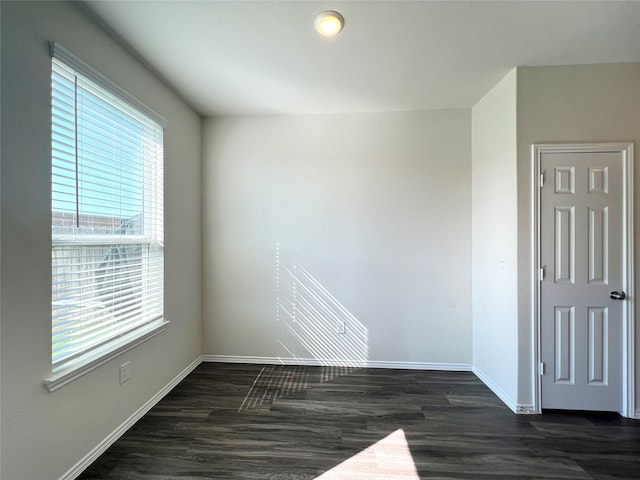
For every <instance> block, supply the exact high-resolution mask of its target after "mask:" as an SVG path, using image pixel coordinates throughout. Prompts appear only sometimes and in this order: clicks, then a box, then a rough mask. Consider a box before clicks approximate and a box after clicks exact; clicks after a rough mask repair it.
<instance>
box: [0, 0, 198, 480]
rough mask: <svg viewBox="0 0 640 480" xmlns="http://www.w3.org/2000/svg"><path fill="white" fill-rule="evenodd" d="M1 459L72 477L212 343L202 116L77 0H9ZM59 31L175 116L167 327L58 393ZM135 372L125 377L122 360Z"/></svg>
mask: <svg viewBox="0 0 640 480" xmlns="http://www.w3.org/2000/svg"><path fill="white" fill-rule="evenodd" d="M0 8H1V9H2V10H1V16H2V33H1V35H2V37H1V44H2V46H1V48H2V51H1V57H2V78H1V82H2V91H1V94H2V138H1V148H2V152H1V153H2V172H1V175H2V176H1V181H2V183H1V195H2V196H1V204H2V212H1V213H2V224H1V234H2V236H1V241H2V244H1V247H2V265H1V285H2V300H1V302H2V303H1V315H2V317H1V318H2V324H1V329H2V337H1V342H2V344H1V366H2V452H1V458H2V467H1V472H0V477H2V478H3V479H6V480H52V479H58V478H61V477H62V475H63V474H65V472H66V471H68V470H69V469H70V468H71V467H72V466H73V465H75V464H76V463H77V462H78V461H80V460H81V459H82V458H83V457H84V456H85V455H86V454H87V453H88V452H89V451H90V450H91V449H92V448H93V447H95V446H96V445H98V444H99V443H100V442H101V441H102V440H103V439H104V438H105V437H106V436H107V435H108V434H110V433H111V432H112V431H113V430H114V429H115V428H116V427H118V426H119V425H120V424H121V423H122V422H123V421H124V420H125V419H127V418H128V417H129V416H130V415H131V414H132V413H134V412H135V411H136V410H137V409H138V408H140V407H141V406H142V405H143V404H144V403H145V402H147V401H148V400H149V399H150V398H151V397H153V396H154V395H155V394H156V393H157V392H158V391H160V390H161V389H162V387H164V386H165V385H167V384H168V383H169V382H170V381H171V380H172V379H173V378H174V377H176V375H178V374H179V373H180V372H181V371H182V370H183V369H184V368H185V367H186V366H187V365H189V364H190V363H191V362H193V361H194V360H195V359H196V358H198V356H199V355H200V353H201V322H200V317H201V312H200V304H201V302H200V298H201V297H200V251H201V248H200V246H201V241H200V234H201V231H200V187H199V185H200V118H199V117H198V116H197V115H196V114H195V113H194V112H193V111H192V110H191V109H190V108H189V107H187V106H186V105H185V104H184V103H183V102H182V101H180V100H179V99H178V98H176V96H175V95H173V94H172V93H171V91H170V90H168V89H167V88H166V87H165V86H164V85H163V84H162V83H160V82H159V81H158V80H157V79H156V78H154V76H153V75H151V74H150V73H149V72H148V71H147V70H145V69H144V68H143V67H142V66H141V65H140V64H139V63H138V62H137V61H136V60H135V59H134V58H132V57H131V56H130V55H129V54H128V53H126V52H125V51H124V50H123V49H122V48H120V47H119V46H118V45H117V44H116V43H115V42H114V41H113V40H111V39H110V38H109V37H108V36H107V35H106V34H105V33H104V32H103V31H102V30H101V29H99V28H97V27H96V26H95V25H94V24H93V23H92V22H91V21H89V20H88V19H87V18H86V17H85V15H84V14H83V13H82V12H81V11H80V10H78V9H77V8H76V7H74V6H73V5H72V4H69V3H59V2H43V3H32V2H16V3H14V2H1V6H0ZM51 40H55V41H58V42H60V43H61V44H62V45H64V46H65V47H67V48H68V49H69V50H71V51H72V52H74V53H75V54H76V55H78V56H79V57H80V58H82V59H83V60H85V61H86V62H88V63H89V64H91V65H92V66H93V67H94V68H96V69H98V70H99V71H101V72H102V73H103V74H105V75H106V76H108V77H109V78H111V79H112V80H113V81H115V82H116V83H118V84H119V85H121V86H122V87H124V88H125V89H127V90H128V91H129V92H130V93H132V94H133V95H134V96H136V97H138V98H139V99H140V100H142V101H143V102H145V103H146V104H147V105H149V106H150V107H152V108H153V109H155V110H156V111H158V112H159V113H160V114H161V115H163V116H164V117H165V118H167V119H168V122H169V126H168V128H167V130H166V134H165V155H166V169H165V182H166V189H165V243H166V250H165V252H166V259H165V269H166V278H165V295H166V305H165V314H166V318H167V319H168V320H170V321H171V324H170V325H169V327H168V330H167V331H166V332H164V333H162V334H161V335H159V336H157V337H155V338H154V339H152V340H150V341H148V342H147V343H145V344H143V345H141V346H139V347H137V348H135V349H134V350H131V351H130V352H128V353H126V354H124V355H123V356H122V357H120V358H117V359H115V360H113V361H111V362H109V363H107V364H106V365H104V366H102V367H100V368H98V369H97V370H94V371H93V372H91V373H89V374H87V375H85V376H84V377H82V378H81V379H79V380H76V381H75V382H73V383H71V384H69V385H67V386H65V387H63V388H62V389H61V390H59V391H56V392H54V393H47V392H46V390H45V388H44V387H43V385H42V380H43V379H44V378H45V377H47V376H48V375H49V374H50V373H51V313H50V310H51V307H50V301H51V280H50V279H51V268H50V235H51V233H50V232H51V230H50V223H51V221H50V181H51V180H50V170H51V169H50V101H51V100H50V75H51V73H50V68H51V66H50V58H49V50H48V42H49V41H51ZM126 360H129V361H130V362H131V380H130V381H129V382H127V383H125V384H124V385H122V386H120V385H119V384H118V366H119V365H120V364H121V363H123V362H124V361H126Z"/></svg>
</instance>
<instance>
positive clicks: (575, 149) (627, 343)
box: [531, 142, 640, 418]
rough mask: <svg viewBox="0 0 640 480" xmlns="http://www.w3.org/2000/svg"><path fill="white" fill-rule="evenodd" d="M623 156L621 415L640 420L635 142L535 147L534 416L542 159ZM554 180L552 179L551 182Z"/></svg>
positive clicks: (538, 407)
mask: <svg viewBox="0 0 640 480" xmlns="http://www.w3.org/2000/svg"><path fill="white" fill-rule="evenodd" d="M587 152H603V153H620V154H621V155H622V190H623V191H622V219H623V220H622V223H623V225H622V243H623V248H622V282H623V284H622V285H621V288H622V290H623V291H624V292H626V293H627V300H626V301H624V302H623V305H622V320H623V325H622V405H621V410H620V411H619V412H618V413H620V414H621V415H623V416H625V417H630V418H638V417H639V416H640V412H635V410H634V408H635V365H634V361H635V328H634V327H635V322H634V318H635V317H634V304H635V289H634V275H633V267H634V238H633V232H634V226H633V172H634V169H633V168H634V167H633V143H631V142H616V143H563V144H548V143H537V144H533V145H532V146H531V159H532V162H531V165H532V182H531V187H532V189H531V190H532V211H531V218H532V236H533V250H532V256H531V268H532V273H533V275H532V277H533V288H532V322H531V324H532V334H533V335H532V336H533V348H532V357H533V358H532V365H531V366H532V379H533V385H532V387H533V413H542V387H541V385H542V378H541V375H542V372H541V365H540V358H541V347H542V345H541V331H540V328H541V319H540V315H541V312H540V310H541V300H542V299H541V274H540V268H541V265H540V248H541V247H540V243H541V242H540V227H541V225H540V222H541V220H540V214H541V212H540V200H541V199H540V187H541V171H540V164H541V157H542V155H543V154H545V153H587ZM549 181H551V179H549Z"/></svg>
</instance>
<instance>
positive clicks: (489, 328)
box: [471, 69, 518, 409]
mask: <svg viewBox="0 0 640 480" xmlns="http://www.w3.org/2000/svg"><path fill="white" fill-rule="evenodd" d="M516 101H517V71H516V70H515V69H514V70H512V71H511V72H510V73H509V74H508V75H507V76H506V77H505V78H504V79H503V80H502V81H501V82H500V83H498V84H497V85H496V86H495V87H494V88H493V89H492V90H491V91H490V92H489V93H487V95H486V96H485V97H484V98H483V99H482V100H480V102H478V103H477V104H476V105H475V106H474V107H473V110H472V113H471V118H472V120H471V125H472V126H471V131H472V141H471V144H472V169H471V170H472V181H471V184H472V187H471V188H472V217H473V219H472V224H473V228H472V258H473V267H472V311H473V369H474V372H475V373H476V374H477V375H478V376H479V377H480V378H482V379H483V380H484V381H485V382H486V383H487V384H488V385H490V386H491V388H492V389H493V390H494V391H495V392H496V393H497V394H498V395H499V396H500V397H501V398H502V400H503V401H504V402H505V403H507V404H508V405H509V406H510V407H512V408H514V409H515V406H516V399H517V392H518V269H517V227H518V204H517V200H518V185H517V166H518V163H517V128H516V107H517V106H516Z"/></svg>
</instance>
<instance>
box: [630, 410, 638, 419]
mask: <svg viewBox="0 0 640 480" xmlns="http://www.w3.org/2000/svg"><path fill="white" fill-rule="evenodd" d="M631 418H635V419H637V420H640V410H636V411H635V413H634V414H633V417H631Z"/></svg>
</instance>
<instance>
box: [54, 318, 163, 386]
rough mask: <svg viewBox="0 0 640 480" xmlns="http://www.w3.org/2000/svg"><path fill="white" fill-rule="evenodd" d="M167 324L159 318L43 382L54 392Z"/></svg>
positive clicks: (67, 366) (152, 335)
mask: <svg viewBox="0 0 640 480" xmlns="http://www.w3.org/2000/svg"><path fill="white" fill-rule="evenodd" d="M168 324H169V322H168V321H167V320H159V321H158V322H155V323H153V324H151V325H148V326H147V327H144V328H141V329H139V330H136V331H135V332H132V333H130V334H128V335H125V336H123V337H122V338H120V339H118V340H116V341H115V342H112V343H110V344H109V345H107V346H105V347H104V348H102V349H99V350H97V351H94V352H91V353H90V354H88V355H86V356H83V357H79V358H78V359H77V360H74V361H73V362H72V363H70V364H69V365H66V366H65V367H64V368H62V369H61V370H60V371H59V372H56V373H54V374H53V375H51V376H50V377H48V378H45V379H44V382H43V383H44V386H45V388H46V389H47V390H48V391H49V392H55V391H56V390H58V389H59V388H62V387H64V386H65V385H66V384H68V383H71V382H73V381H74V380H76V379H78V378H80V377H82V376H83V375H85V374H87V373H89V372H90V371H92V370H95V369H96V368H98V367H99V366H100V365H104V364H105V363H107V362H108V361H110V360H113V359H114V358H115V357H117V356H118V355H122V354H123V353H124V352H127V351H129V350H131V349H132V348H134V347H137V346H138V345H140V344H142V343H144V342H146V341H147V340H149V339H151V338H153V337H155V336H156V335H158V334H160V333H162V332H164V331H165V330H166V329H167V325H168Z"/></svg>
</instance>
